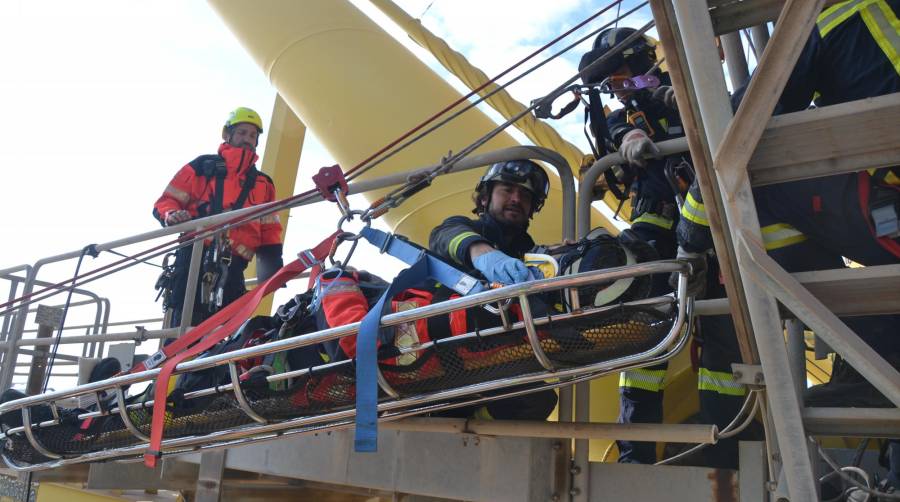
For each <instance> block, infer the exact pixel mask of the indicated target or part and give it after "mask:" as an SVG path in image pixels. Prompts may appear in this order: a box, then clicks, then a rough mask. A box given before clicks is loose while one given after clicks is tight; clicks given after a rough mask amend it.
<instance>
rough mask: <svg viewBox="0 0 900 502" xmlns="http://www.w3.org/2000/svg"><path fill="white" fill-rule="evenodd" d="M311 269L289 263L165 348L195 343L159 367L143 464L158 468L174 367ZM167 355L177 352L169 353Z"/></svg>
mask: <svg viewBox="0 0 900 502" xmlns="http://www.w3.org/2000/svg"><path fill="white" fill-rule="evenodd" d="M337 234H338V232H335V233H333V234H331V235H330V236H329V237H328V238H326V239H325V240H324V241H322V242H320V243H319V244H318V245H317V246H316V247H315V248H313V249H312V255H313V256H314V257H315V259H316V260H319V261H321V260H323V259H325V257H326V256H328V252H329V251H330V250H331V244H332V241H334V238H335V237H336V236H337ZM309 266H310V263H309V262H308V260H300V259H297V260H294V261H292V262H291V263H288V264H287V265H285V266H284V267H282V268H281V270H279V271H278V272H276V273H275V275H273V276H272V277H270V278H269V279H268V280H267V281H266V282H264V283H263V284H261V285H260V286H258V287H257V288H256V289H254V290H253V291H250V292H248V293H246V294H244V295H243V296H241V297H240V298H238V299H237V300H235V301H234V302H232V303H231V304H229V305H228V306H227V307H225V308H224V309H222V310H221V311H219V312H217V313H216V314H214V315H213V316H212V317H210V318H209V319H207V320H206V321H203V322H202V323H200V325H199V326H197V327H196V328H194V329H193V330H191V331H190V332H189V333H187V334H186V335H185V336H183V337H181V338H179V339H178V340H176V342H175V343H172V344H170V345H169V346H167V347H166V349H169V348H170V347H172V346H175V345H177V346H178V347H180V348H184V347H187V346H188V345H190V344H191V343H194V342H196V343H194V345H193V346H191V347H190V348H187V349H186V350H180V351H177V353H173V354H172V355H171V357H167V358H166V359H165V362H164V363H163V365H162V367H161V368H160V371H159V375H157V377H156V387H155V389H154V395H153V399H154V401H153V419H152V421H151V426H150V447H149V449H148V450H147V452H146V453H144V465H146V466H147V467H151V468H152V467H155V466H156V459H157V458H158V457H159V455H160V447H161V445H162V437H163V426H164V425H165V412H166V396H167V394H168V381H169V377H171V376H172V372H173V371H174V370H175V367H176V366H177V365H178V364H179V363H181V362H182V361H184V360H185V359H188V358H191V357H193V356H195V355H197V354H200V353H202V352H204V351H206V350H208V349H209V348H211V347H212V346H213V345H215V344H217V343H218V342H219V341H221V340H222V339H224V338H225V337H226V336H228V335H230V334H231V333H234V332H235V331H237V329H238V328H239V327H240V326H241V324H243V323H244V321H246V320H247V319H249V318H250V316H251V315H253V312H254V311H255V310H256V307H257V306H259V304H260V302H261V301H262V299H263V298H265V297H266V296H267V295H268V294H270V293H272V292H273V291H275V290H276V289H278V288H280V287H281V286H284V284H285V283H287V282H288V281H289V280H291V279H293V278H295V277H297V276H298V275H300V274H301V273H302V272H303V271H304V270H306V269H307V268H308V267H309ZM216 328H218V329H216ZM188 335H190V336H188ZM207 335H208V336H207ZM185 339H187V341H183V340H185ZM164 352H175V351H171V350H168V351H164ZM156 364H159V361H157V362H156Z"/></svg>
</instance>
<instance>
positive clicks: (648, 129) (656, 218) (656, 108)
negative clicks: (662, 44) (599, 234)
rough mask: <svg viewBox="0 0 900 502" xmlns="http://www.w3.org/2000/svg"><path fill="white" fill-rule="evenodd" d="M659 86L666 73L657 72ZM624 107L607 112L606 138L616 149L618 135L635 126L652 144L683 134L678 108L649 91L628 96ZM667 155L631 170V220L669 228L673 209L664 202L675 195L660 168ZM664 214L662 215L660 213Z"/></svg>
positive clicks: (670, 201)
mask: <svg viewBox="0 0 900 502" xmlns="http://www.w3.org/2000/svg"><path fill="white" fill-rule="evenodd" d="M658 76H659V77H660V82H661V83H662V85H671V80H670V78H669V74H668V73H659V74H658ZM624 104H625V107H624V108H620V109H617V110H614V111H612V112H610V114H609V115H608V116H607V119H606V123H607V127H608V128H609V133H610V137H611V138H612V141H613V143H614V144H615V146H616V148H619V147H620V146H621V144H622V138H623V137H624V136H625V135H626V134H628V132H630V131H632V130H634V129H635V128H640V129H642V130H643V131H644V132H645V133H647V135H648V136H649V137H650V139H651V140H653V141H654V142H655V143H658V142H660V141H666V140H669V139H674V138H680V137H682V136H684V129H683V128H682V125H681V117H680V116H679V115H678V110H675V109H672V108H669V107H667V106H666V105H665V104H664V103H663V102H662V101H660V100H656V99H653V98H651V95H650V91H647V90H643V91H639V92H637V93H634V94H633V95H631V96H629V97H628V98H627V100H626V101H625V103H624ZM667 161H668V158H662V159H649V160H648V161H647V167H646V169H642V170H639V171H636V172H635V175H636V177H635V181H634V183H633V184H632V186H631V192H632V193H631V197H632V213H631V219H632V223H641V222H643V223H648V224H651V225H654V226H658V227H662V228H663V229H665V230H673V228H674V224H675V220H676V219H677V214H668V213H677V210H674V211H673V210H666V209H664V208H663V206H664V205H671V206H672V207H674V201H675V194H674V192H673V191H672V187H671V185H670V184H669V182H668V181H667V180H666V177H665V172H664V168H665V165H666V162H667ZM663 214H665V216H663Z"/></svg>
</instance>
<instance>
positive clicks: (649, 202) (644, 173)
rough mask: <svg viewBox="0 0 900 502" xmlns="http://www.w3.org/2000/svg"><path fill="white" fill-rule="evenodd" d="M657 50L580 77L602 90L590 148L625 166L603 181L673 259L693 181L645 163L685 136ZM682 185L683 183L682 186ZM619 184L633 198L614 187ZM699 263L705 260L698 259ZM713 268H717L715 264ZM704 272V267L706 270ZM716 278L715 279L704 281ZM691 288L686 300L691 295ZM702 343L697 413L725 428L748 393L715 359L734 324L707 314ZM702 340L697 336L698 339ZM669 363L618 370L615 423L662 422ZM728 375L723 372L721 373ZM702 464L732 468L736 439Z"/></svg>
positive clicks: (648, 447) (622, 32)
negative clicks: (612, 105) (651, 79)
mask: <svg viewBox="0 0 900 502" xmlns="http://www.w3.org/2000/svg"><path fill="white" fill-rule="evenodd" d="M635 31H636V30H634V29H632V28H611V29H607V30H605V31H603V32H601V33H600V34H599V35H598V36H597V39H596V40H595V42H594V47H593V49H592V50H591V51H589V52H587V53H586V54H585V55H584V56H583V57H582V59H581V64H580V65H579V70H582V71H583V70H585V69H586V68H587V67H588V65H591V64H592V63H594V62H595V61H596V60H597V59H598V58H600V57H601V56H604V55H607V54H608V53H609V51H610V50H611V49H612V48H613V47H614V46H616V45H618V44H619V43H621V42H622V41H623V40H625V38H626V37H628V36H630V35H632V34H633V33H635ZM656 63H657V58H656V52H655V45H654V43H653V41H652V40H650V39H649V38H647V37H640V38H638V39H636V40H635V41H634V42H632V43H631V44H630V45H629V46H627V47H626V48H625V49H624V50H623V51H622V52H620V53H619V54H615V55H612V56H609V57H608V58H607V59H606V60H605V61H604V62H602V63H599V67H598V65H597V64H594V65H592V66H591V67H590V68H589V69H587V74H586V75H584V76H583V80H584V82H585V84H588V85H594V86H595V89H597V87H596V86H599V92H598V91H595V90H592V91H591V94H590V98H591V101H590V109H589V115H590V118H591V130H592V132H593V133H594V137H595V138H596V141H597V143H596V145H592V147H593V149H594V152H595V155H600V154H602V153H604V152H605V151H607V150H613V149H616V150H617V151H618V152H619V153H620V154H621V155H622V157H623V158H624V160H625V161H626V163H627V164H626V165H625V166H621V169H622V171H620V172H619V173H617V176H616V177H614V178H611V177H610V176H609V175H607V178H606V180H607V183H608V186H607V188H609V189H610V190H613V193H614V194H615V195H616V196H617V197H618V198H620V199H624V198H625V197H627V196H629V195H630V197H631V203H632V212H631V219H632V227H631V228H632V230H633V231H634V233H635V234H637V235H638V236H639V237H640V238H641V239H643V240H645V241H647V242H648V243H650V244H652V245H653V247H654V248H655V249H656V251H657V252H658V254H659V255H660V257H661V258H662V259H671V258H675V255H676V247H677V246H676V239H675V228H676V224H677V222H678V220H679V216H678V207H677V205H676V200H675V199H676V192H678V193H680V192H681V191H682V190H684V187H686V186H687V185H688V184H690V180H691V179H692V178H693V169H692V168H691V166H690V159H689V158H688V157H682V156H681V155H672V156H668V157H665V158H650V159H646V158H645V157H646V156H651V155H654V154H657V153H659V150H658V148H657V147H656V145H655V144H654V143H655V142H657V141H665V140H668V139H673V138H677V137H681V136H683V135H684V131H683V129H682V126H681V119H680V116H679V115H678V109H677V105H676V103H675V98H674V92H673V90H672V88H671V81H670V79H669V76H668V74H667V73H665V72H662V71H660V70H658V69H657V64H656ZM644 75H652V76H655V77H657V78H658V79H659V84H660V85H659V86H658V87H656V88H655V89H654V90H652V91H651V90H650V89H643V90H637V91H635V90H634V84H632V83H631V82H632V81H630V80H629V79H631V78H632V77H638V76H644ZM606 92H609V93H610V94H614V95H615V96H616V97H617V98H618V99H619V101H620V102H621V104H622V105H623V107H622V108H620V109H617V110H615V111H613V112H611V113H609V115H608V116H607V117H606V118H605V120H603V113H602V112H600V110H601V109H602V108H603V105H602V103H601V102H600V99H599V98H600V96H599V94H600V93H606ZM685 183H686V184H685ZM618 184H622V185H624V186H625V190H626V191H628V192H630V193H623V192H622V191H620V190H619V189H617V188H616V185H618ZM703 260H704V265H705V261H706V258H705V257H704V258H703ZM712 266H715V265H714V264H713V265H712ZM704 268H705V267H704ZM709 277H710V278H712V279H714V278H715V276H712V275H711V276H709ZM708 289H709V290H710V293H712V294H714V295H716V296H719V297H721V296H724V295H725V292H724V288H723V287H722V286H721V285H718V284H709V288H708ZM669 291H671V287H670V286H669V285H668V284H667V283H666V278H665V277H663V276H659V277H655V278H654V292H653V294H654V295H660V294H665V293H668V292H669ZM694 293H696V291H694V290H692V291H690V292H689V294H694ZM701 327H702V330H701V332H702V334H703V338H704V341H705V345H704V354H705V357H702V359H701V367H700V369H699V371H700V375H699V378H698V387H699V390H700V403H701V406H700V408H701V415H702V416H703V419H704V421H706V422H708V423H715V424H717V425H718V426H719V427H724V426H725V425H727V424H728V422H730V421H731V419H732V418H733V417H734V416H735V414H736V413H737V412H738V410H739V409H740V406H741V404H742V400H743V396H744V395H745V393H746V390H745V389H744V387H743V386H742V385H739V384H736V383H735V382H733V381H732V380H731V378H730V376H731V375H730V372H727V371H728V370H729V369H730V368H729V367H727V366H726V367H723V366H722V365H721V364H720V363H719V360H720V359H721V357H720V353H722V352H729V351H732V350H734V351H735V352H737V341H736V339H735V336H734V325H733V324H732V321H731V319H730V317H729V316H710V317H704V318H703V319H702V320H701ZM698 339H699V337H698ZM666 368H667V365H666V364H660V365H656V366H651V367H648V368H639V369H633V370H628V371H625V372H622V373H621V374H620V377H619V395H620V408H619V422H620V423H660V422H661V421H662V418H663V389H664V387H665V373H666ZM723 370H725V371H723ZM617 445H618V447H619V462H636V463H648V464H649V463H654V462H656V444H655V443H649V442H631V441H618V442H617ZM704 456H705V463H706V464H707V465H710V466H714V467H736V464H737V441H736V440H735V439H732V440H723V441H720V443H719V444H717V445H716V446H715V447H711V448H707V449H706V450H705V451H704Z"/></svg>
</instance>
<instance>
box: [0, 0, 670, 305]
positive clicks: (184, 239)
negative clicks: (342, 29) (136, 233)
mask: <svg viewBox="0 0 900 502" xmlns="http://www.w3.org/2000/svg"><path fill="white" fill-rule="evenodd" d="M621 1H622V0H616V1H614V2H613V3H611V4H610V5H608V6H607V7H605V8H604V9H602V10H600V11H599V12H597V13H595V14H593V15H592V16H590V17H588V18H587V19H586V20H584V21H582V22H581V23H579V24H577V25H576V26H574V27H573V28H571V29H570V30H568V31H566V32H565V33H563V34H562V35H560V36H558V37H556V38H555V39H553V40H551V41H550V42H548V43H547V44H545V45H544V46H543V47H541V48H539V49H537V50H536V51H534V52H532V53H531V54H529V55H528V56H526V57H525V58H523V59H522V60H521V61H519V62H517V63H516V64H514V65H513V66H511V67H510V68H508V69H507V70H504V71H503V72H501V73H500V74H498V75H497V76H495V77H494V78H492V79H491V80H489V81H487V82H485V83H484V84H482V85H481V86H479V87H478V88H476V89H473V90H472V91H471V92H470V93H468V94H466V95H465V96H463V97H461V98H459V99H458V100H456V101H454V102H453V103H452V104H450V105H449V106H447V107H445V108H444V109H442V110H440V111H439V112H438V113H436V114H434V115H433V116H432V117H430V118H428V119H426V120H425V121H424V122H422V123H421V124H419V125H417V126H416V127H414V128H412V129H410V130H409V131H407V132H406V133H404V134H403V135H401V136H400V137H398V138H397V139H395V140H394V141H392V142H390V143H389V144H388V145H386V146H385V147H383V148H381V149H380V150H378V151H377V152H375V153H374V154H372V155H370V156H369V157H368V158H366V159H364V160H363V161H361V162H360V163H358V164H357V165H355V166H354V167H353V168H351V169H350V170H349V171H348V172H347V174H348V178H349V179H353V178H355V177H356V176H358V175H359V174H362V173H364V172H366V171H367V170H369V169H371V168H372V167H374V166H375V165H378V163H380V162H382V161H384V160H386V159H387V158H389V156H390V155H394V154H396V153H397V152H398V151H400V150H402V149H403V148H406V147H408V146H409V145H411V144H412V143H413V142H415V141H417V140H418V139H420V138H421V136H419V137H418V138H416V139H415V140H412V141H410V142H407V143H406V144H404V145H402V146H401V147H399V148H398V149H397V150H396V151H394V152H392V153H391V154H389V156H388V157H385V158H382V159H379V160H377V161H375V162H373V163H372V164H371V165H367V163H369V162H371V161H372V160H373V159H375V158H376V157H378V156H379V155H381V154H382V153H384V152H386V151H387V150H389V149H390V148H392V147H394V146H395V145H397V144H398V143H399V142H401V141H403V140H404V139H406V138H407V137H409V136H411V135H412V134H414V133H415V132H416V131H418V130H420V129H421V128H423V127H424V126H426V125H427V124H429V123H431V122H433V121H434V120H436V119H437V118H438V117H440V116H441V115H443V114H445V113H446V112H448V111H449V110H451V109H452V108H454V107H455V106H456V105H458V104H459V103H461V102H463V101H466V100H467V99H468V98H470V97H472V96H474V95H475V94H476V93H477V92H478V91H480V90H482V89H484V88H485V87H486V86H488V85H490V84H493V83H495V82H496V80H497V79H498V78H501V77H503V76H505V75H506V74H508V73H509V72H511V71H512V70H514V69H515V68H517V67H518V66H521V65H522V64H524V63H525V62H526V61H528V60H529V59H531V58H532V57H534V56H535V55H537V54H539V53H540V52H541V51H543V50H545V49H546V48H549V47H550V46H552V45H554V44H555V43H556V42H558V41H559V40H561V39H562V38H564V37H566V36H568V35H569V34H571V33H572V32H574V31H575V30H577V29H578V28H580V27H582V26H584V25H585V24H586V23H588V22H590V21H591V20H593V19H594V18H596V17H597V16H599V15H601V14H602V13H604V12H605V11H607V10H609V9H610V8H612V7H613V6H614V5H618V4H619V3H620V2H621ZM646 4H647V2H644V3H642V4H640V5H639V6H637V7H635V8H633V9H631V10H629V11H628V12H626V14H624V15H623V16H621V17H625V16H627V15H629V14H631V13H632V12H634V11H635V10H637V9H638V8H641V7H643V6H645V5H646ZM616 21H618V18H617V19H616ZM652 26H653V22H652V21H651V22H650V23H648V24H647V25H645V26H644V27H643V28H642V29H640V30H638V32H636V33H634V34H632V35H631V36H629V37H627V38H626V39H625V40H623V41H622V42H621V43H620V44H618V45H616V46H615V47H613V48H612V49H611V50H610V51H609V52H608V53H607V54H605V55H604V56H603V57H601V58H598V59H597V60H596V61H594V62H593V63H592V64H591V65H589V66H588V67H586V68H585V69H584V70H582V71H581V72H579V73H577V74H576V75H575V76H574V77H572V78H570V79H569V80H568V81H567V82H566V83H564V84H563V85H562V86H560V87H559V88H557V89H556V90H555V91H554V93H559V92H560V91H562V90H565V88H566V87H567V86H568V85H570V84H571V83H572V82H574V81H575V80H577V79H578V78H580V77H581V76H582V75H583V74H584V73H586V72H587V71H588V70H589V69H591V68H592V67H593V66H594V65H598V64H600V63H601V62H603V61H605V60H606V59H608V58H609V57H611V56H613V55H614V54H616V53H618V52H620V51H622V50H624V48H625V46H626V45H627V44H628V43H630V42H631V41H633V40H634V39H636V38H637V37H638V36H640V35H642V34H643V33H644V32H646V31H647V30H648V29H649V28H650V27H652ZM604 28H605V27H604ZM601 29H603V28H601ZM597 31H599V30H597ZM593 33H595V32H592V34H593ZM590 36H591V34H589V35H587V37H590ZM587 37H585V38H587ZM583 40H584V39H581V40H579V41H578V42H576V43H575V44H571V45H570V46H568V47H567V48H565V49H564V50H563V51H560V52H559V53H557V54H555V55H553V56H551V57H550V58H548V59H547V60H545V61H543V62H542V63H540V64H539V65H538V66H536V67H535V68H533V69H531V70H528V72H527V73H525V74H526V75H527V74H528V73H530V72H531V71H534V70H535V69H537V68H539V67H540V66H543V65H544V64H546V63H547V62H549V61H550V60H552V59H553V58H555V57H558V56H559V55H560V54H562V53H563V52H565V51H567V50H570V49H571V48H572V47H574V46H575V45H577V44H578V43H580V42H581V41H583ZM522 76H524V75H522ZM522 76H519V77H518V78H521V77H522ZM518 78H516V79H514V80H512V81H510V82H508V83H506V84H504V85H502V86H498V89H503V88H505V87H506V86H508V85H509V84H511V83H513V82H515V81H517V80H518ZM483 100H484V98H481V99H480V100H478V101H477V102H476V103H474V104H472V105H469V107H468V108H467V109H470V108H471V107H473V106H474V105H475V104H477V103H480V102H481V101H483ZM535 106H536V105H535V104H533V105H532V106H530V107H528V108H526V109H525V110H523V111H522V112H521V113H519V114H517V115H516V116H514V117H513V118H512V119H510V120H507V121H506V122H504V123H503V124H502V125H501V126H499V127H497V128H495V129H493V130H492V131H491V132H489V133H488V134H487V135H486V136H484V137H483V138H482V139H481V140H478V141H476V142H475V143H473V144H472V145H470V146H469V147H466V148H464V149H463V150H462V151H461V152H460V153H459V154H457V155H455V156H452V157H451V158H450V159H448V161H447V162H446V163H444V164H442V166H441V167H440V168H439V169H437V170H435V171H436V172H435V173H433V174H432V175H431V176H429V179H428V182H429V183H430V180H432V179H434V178H435V177H436V176H438V175H440V174H444V173H446V172H447V171H449V170H450V168H452V166H453V165H455V164H456V163H457V162H459V160H461V159H462V158H464V157H465V156H466V155H468V154H469V153H471V152H472V151H474V150H476V149H477V148H478V147H480V146H482V145H483V144H485V143H486V142H487V141H489V140H490V139H492V138H494V137H495V136H497V135H498V134H499V133H500V132H501V131H503V130H504V129H505V128H506V127H509V125H511V124H512V123H514V122H516V121H517V120H519V119H521V118H522V117H523V116H525V114H527V113H530V112H531V111H532V110H533V109H534V108H535ZM459 113H462V112H458V113H457V114H455V115H454V116H453V117H451V119H452V118H455V117H456V116H458V115H459ZM449 120H450V119H448V120H446V121H444V122H443V123H442V124H440V125H443V124H445V123H447V122H448V121H449ZM438 127H439V126H438ZM435 128H436V127H435ZM432 130H433V129H432ZM429 132H430V131H429ZM424 186H427V185H424ZM424 186H422V188H424ZM403 188H409V187H408V186H407V187H403ZM395 192H396V191H395ZM315 195H317V191H316V190H315V189H312V190H308V191H306V192H303V193H300V194H297V195H294V196H291V197H288V198H285V199H282V200H280V201H275V202H271V203H268V204H261V205H259V206H254V208H256V209H254V210H252V211H249V212H248V213H246V214H245V215H242V216H238V217H235V218H233V219H231V220H226V221H225V222H222V223H219V224H217V225H214V226H212V227H209V228H206V229H203V230H194V231H191V232H187V233H186V234H184V235H183V236H181V237H180V238H178V239H175V240H173V241H169V242H167V243H164V244H161V245H159V246H155V247H153V248H150V249H147V250H145V251H141V252H139V253H136V254H134V255H132V256H130V257H127V258H123V259H122V260H119V261H116V262H114V263H112V264H108V265H105V266H103V267H100V268H98V269H95V270H92V271H90V272H87V273H85V274H84V275H82V276H77V277H73V278H71V279H67V280H65V281H62V282H59V283H57V284H54V285H51V286H48V287H46V288H43V289H41V290H39V291H36V292H32V293H29V294H28V295H23V296H22V297H19V298H16V299H14V300H10V301H8V302H5V303H2V304H0V308H6V307H11V306H13V305H16V304H18V305H17V306H16V307H15V308H20V307H22V306H25V305H29V304H31V303H34V302H36V301H40V300H43V299H45V298H49V297H51V296H54V295H56V294H58V293H59V291H58V290H59V289H60V288H62V287H64V286H66V285H67V284H70V283H74V282H75V281H80V284H85V283H88V282H91V281H93V280H96V279H98V278H100V277H104V276H106V275H109V274H110V273H114V272H118V271H120V270H123V269H125V268H128V267H130V266H132V265H134V264H135V263H129V262H131V261H135V262H138V261H140V260H138V258H141V257H143V258H145V259H150V258H153V257H156V256H160V255H163V254H165V253H168V252H171V251H173V250H174V249H176V248H178V247H182V246H186V245H188V244H192V243H193V242H195V241H196V240H198V239H205V238H206V237H208V236H211V235H212V234H214V233H217V232H222V231H225V230H228V229H230V228H231V227H233V226H236V225H240V224H243V223H244V222H246V221H248V220H251V219H255V218H259V217H261V216H264V215H267V214H271V213H274V212H277V211H281V210H284V209H289V208H291V207H295V206H297V205H300V204H301V203H302V202H305V201H306V200H309V199H310V198H312V197H314V196H315ZM410 195H411V194H410ZM401 202H402V201H401ZM396 205H399V203H397V204H396ZM396 205H394V206H393V207H396ZM173 244H178V245H177V246H174V247H167V246H172V245H173ZM160 250H163V251H161V252H159V251H160ZM151 253H155V254H151ZM148 255H149V256H148ZM110 269H112V270H111V271H110V272H108V273H105V274H103V275H99V276H97V277H93V278H91V279H87V278H88V277H91V276H93V275H95V274H98V273H100V272H103V271H107V270H110ZM43 293H48V294H47V295H45V296H43V297H40V298H36V297H37V296H38V295H40V294H43ZM25 300H28V301H27V302H25ZM15 308H9V309H7V310H5V311H3V312H0V315H4V314H7V313H9V312H11V311H12V310H15Z"/></svg>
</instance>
